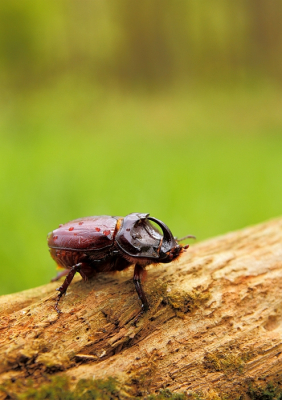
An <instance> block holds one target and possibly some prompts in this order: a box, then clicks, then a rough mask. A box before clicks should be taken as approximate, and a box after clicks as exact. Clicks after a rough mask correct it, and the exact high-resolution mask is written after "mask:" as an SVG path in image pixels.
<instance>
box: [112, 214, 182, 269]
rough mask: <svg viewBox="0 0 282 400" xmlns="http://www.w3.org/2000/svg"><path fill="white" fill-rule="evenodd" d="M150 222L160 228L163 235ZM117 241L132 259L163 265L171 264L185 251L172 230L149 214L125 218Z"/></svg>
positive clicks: (117, 235) (130, 215) (132, 215)
mask: <svg viewBox="0 0 282 400" xmlns="http://www.w3.org/2000/svg"><path fill="white" fill-rule="evenodd" d="M150 221H152V222H154V223H155V224H156V225H157V226H159V227H160V229H161V230H162V233H161V232H160V231H159V230H158V229H157V228H156V227H155V226H154V225H153V224H151V223H150ZM115 240H116V243H117V244H118V246H119V247H120V249H121V250H122V251H123V252H124V253H125V254H127V255H128V256H130V257H134V258H140V259H141V258H145V259H148V260H152V261H153V260H154V261H156V262H162V263H168V262H171V261H172V260H173V259H175V258H176V257H178V255H179V254H180V253H181V252H182V249H183V246H182V245H179V244H178V242H177V240H176V239H175V238H174V237H173V235H172V233H171V231H170V229H169V228H168V227H167V226H166V225H165V224H164V223H163V222H162V221H160V220H158V219H156V218H153V217H149V214H140V213H132V214H129V215H127V216H126V217H124V219H123V223H122V226H121V227H120V229H119V231H118V232H117V234H116V237H115Z"/></svg>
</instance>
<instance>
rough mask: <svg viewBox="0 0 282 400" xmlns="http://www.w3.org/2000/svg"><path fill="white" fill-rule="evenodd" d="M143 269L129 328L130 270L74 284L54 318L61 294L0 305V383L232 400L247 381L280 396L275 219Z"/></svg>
mask: <svg viewBox="0 0 282 400" xmlns="http://www.w3.org/2000/svg"><path fill="white" fill-rule="evenodd" d="M46 251H47V250H46ZM50 267H52V261H51V259H50ZM147 270H148V275H147V279H146V281H145V282H144V289H145V291H146V293H147V295H148V299H149V303H150V310H149V312H147V313H146V314H145V315H144V316H142V317H141V318H140V320H139V321H138V322H137V324H136V326H135V325H134V324H133V321H134V318H135V316H136V315H137V314H138V312H139V310H140V303H139V299H138V297H137V295H136V292H135V288H134V284H133V281H132V276H133V269H132V268H129V269H128V270H127V271H125V272H120V273H115V274H97V275H96V277H95V278H94V279H92V280H91V281H88V282H83V281H81V280H80V279H79V278H76V279H75V280H74V282H73V283H72V284H71V286H70V287H69V289H68V292H67V295H66V296H65V297H63V298H62V299H61V302H60V307H61V310H62V312H63V313H62V314H61V315H58V314H57V313H56V311H55V310H54V303H55V299H56V296H57V292H56V291H55V288H56V287H58V283H48V284H47V285H45V286H42V287H39V288H36V289H31V290H27V291H24V292H21V293H16V294H12V295H7V296H2V297H1V298H0V316H1V317H0V321H1V326H0V333H1V336H0V384H4V385H5V384H7V382H10V387H11V385H12V384H13V382H25V380H27V379H30V378H32V379H33V382H34V383H33V384H34V385H35V386H36V385H38V386H40V385H42V384H43V383H44V382H46V381H47V380H48V379H49V376H50V375H67V376H69V377H70V378H71V382H72V383H73V384H75V383H76V382H77V381H78V380H79V379H81V378H91V379H92V378H95V379H96V378H97V379H98V378H101V379H106V378H108V377H115V378H116V379H117V381H118V382H119V384H120V385H121V386H122V387H123V390H124V391H125V392H126V393H128V394H130V395H132V396H146V395H147V394H148V393H154V392H156V391H158V390H160V389H162V388H168V389H169V390H170V391H172V392H186V393H188V394H189V393H202V395H204V394H206V395H207V396H209V398H210V397H214V396H215V394H216V396H217V395H219V396H220V395H223V394H225V395H226V394H227V395H228V396H230V397H236V398H238V396H239V395H240V394H244V393H246V391H247V390H248V387H249V385H250V382H254V383H259V382H262V381H264V382H274V383H275V384H278V385H279V382H280V381H281V377H282V362H281V361H282V297H281V291H282V290H281V289H282V218H280V219H275V220H272V221H270V222H266V223H263V224H260V225H257V226H254V227H249V228H245V229H243V230H241V231H238V232H232V233H228V234H226V235H224V236H221V237H216V238H213V239H211V240H208V241H205V242H202V243H199V244H196V245H192V246H191V247H190V248H189V250H188V251H187V252H186V253H185V254H184V255H183V256H182V257H181V258H180V259H179V261H177V262H174V263H171V264H159V265H157V266H149V267H148V268H147ZM18 386H19V385H18ZM18 386H17V387H18ZM10 390H15V391H16V390H18V389H16V387H15V388H14V389H10ZM21 390H22V389H21ZM3 393H4V392H3ZM211 394H212V395H211ZM2 396H3V397H2V398H5V394H3V395H2ZM0 398H1V397H0Z"/></svg>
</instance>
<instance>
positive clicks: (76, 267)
mask: <svg viewBox="0 0 282 400" xmlns="http://www.w3.org/2000/svg"><path fill="white" fill-rule="evenodd" d="M81 266H82V263H78V264H75V265H74V266H72V267H71V269H70V270H69V272H68V274H67V276H66V279H65V280H64V283H63V284H62V285H61V286H60V287H59V288H58V289H56V290H58V292H60V293H59V294H58V297H57V301H56V303H55V310H56V311H57V313H58V314H60V313H61V312H62V311H61V310H60V309H59V307H58V305H59V301H60V299H61V297H62V295H63V294H64V293H66V291H67V288H68V287H69V285H70V283H71V281H72V280H73V277H74V275H75V274H76V272H78V271H79V270H80V268H81ZM62 272H64V271H62Z"/></svg>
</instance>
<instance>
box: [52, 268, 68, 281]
mask: <svg viewBox="0 0 282 400" xmlns="http://www.w3.org/2000/svg"><path fill="white" fill-rule="evenodd" d="M68 273H69V269H67V268H66V269H64V270H63V271H59V272H58V273H57V275H56V276H55V277H54V278H52V279H51V282H56V281H58V280H59V279H60V278H61V277H62V276H66V275H68Z"/></svg>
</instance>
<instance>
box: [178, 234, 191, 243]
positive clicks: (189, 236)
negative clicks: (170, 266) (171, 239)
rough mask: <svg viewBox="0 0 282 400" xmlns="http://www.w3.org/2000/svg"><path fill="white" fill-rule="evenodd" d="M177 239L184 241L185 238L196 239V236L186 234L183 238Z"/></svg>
mask: <svg viewBox="0 0 282 400" xmlns="http://www.w3.org/2000/svg"><path fill="white" fill-rule="evenodd" d="M175 239H176V240H177V242H182V241H183V240H185V239H196V236H194V235H187V236H184V237H182V238H180V239H177V238H175Z"/></svg>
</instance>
